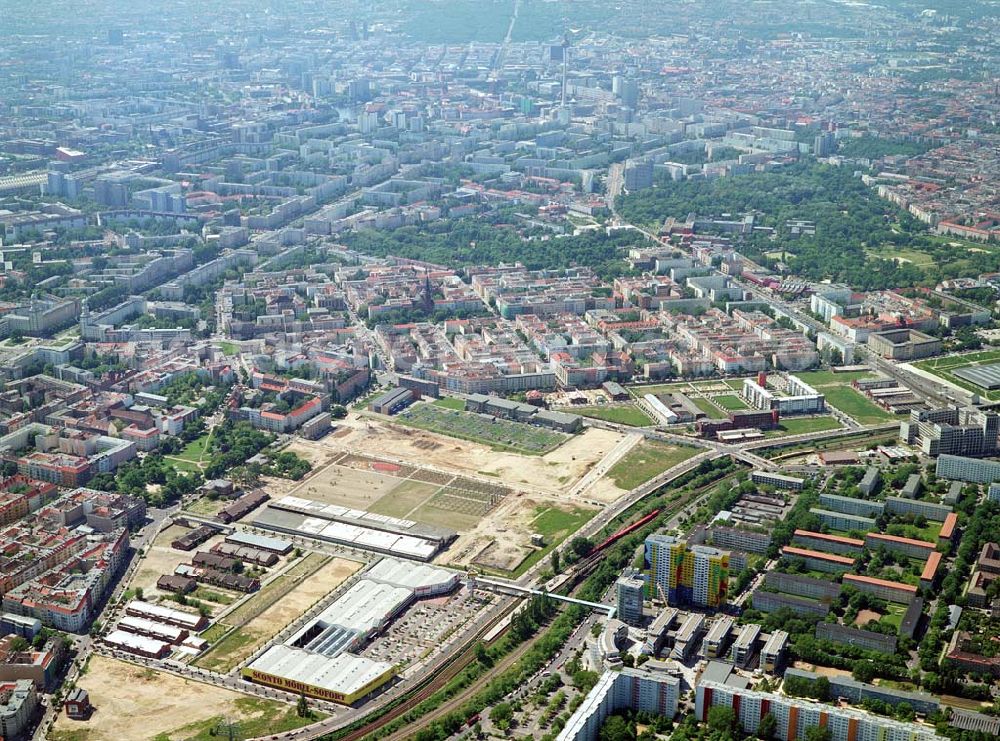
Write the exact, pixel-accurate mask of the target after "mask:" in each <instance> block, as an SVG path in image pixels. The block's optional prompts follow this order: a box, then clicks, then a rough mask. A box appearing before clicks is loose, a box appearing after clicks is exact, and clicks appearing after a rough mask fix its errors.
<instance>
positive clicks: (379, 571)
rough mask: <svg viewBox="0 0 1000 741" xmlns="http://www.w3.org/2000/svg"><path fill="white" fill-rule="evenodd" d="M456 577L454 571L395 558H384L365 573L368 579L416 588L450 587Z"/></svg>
mask: <svg viewBox="0 0 1000 741" xmlns="http://www.w3.org/2000/svg"><path fill="white" fill-rule="evenodd" d="M456 577H457V575H456V574H455V572H454V571H448V570H446V569H440V568H437V567H436V566H429V565H428V564H418V563H412V562H410V561H398V560H396V559H395V558H383V559H382V560H381V561H379V562H378V563H376V564H375V565H374V566H372V567H371V568H370V569H368V571H367V572H366V573H365V578H366V579H370V580H372V581H377V582H382V583H383V584H393V585H395V586H399V587H406V588H408V589H415V590H427V589H429V588H433V587H441V588H442V589H444V588H449V587H450V586H451V585H452V584H453V583H454V581H455V579H456Z"/></svg>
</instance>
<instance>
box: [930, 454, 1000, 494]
mask: <svg viewBox="0 0 1000 741" xmlns="http://www.w3.org/2000/svg"><path fill="white" fill-rule="evenodd" d="M934 472H935V474H936V475H937V477H938V478H942V479H955V480H958V481H971V482H973V483H976V484H990V485H991V488H992V485H993V484H994V482H1000V463H997V462H996V461H981V460H977V459H975V458H967V457H964V456H959V455H942V456H940V457H939V458H938V460H937V466H936V467H935V471H934Z"/></svg>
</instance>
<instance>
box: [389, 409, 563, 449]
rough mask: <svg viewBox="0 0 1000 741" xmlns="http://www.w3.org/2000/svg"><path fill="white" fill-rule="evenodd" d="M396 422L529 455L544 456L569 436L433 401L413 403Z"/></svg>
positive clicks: (400, 414) (401, 413)
mask: <svg viewBox="0 0 1000 741" xmlns="http://www.w3.org/2000/svg"><path fill="white" fill-rule="evenodd" d="M393 421H395V422H399V423H400V424H404V425H409V426H411V427H418V428H420V429H422V430H427V431H429V432H437V433H439V434H441V435H450V436H451V437H457V438H459V439H460V440H471V441H472V442H477V443H483V444H484V445H489V446H490V447H491V448H494V449H495V450H511V451H514V452H515V453H523V454H527V455H543V454H544V453H548V452H549V451H550V450H554V449H555V448H557V447H559V446H560V445H562V444H563V443H564V442H566V441H567V440H568V439H569V435H566V434H564V433H562V432H555V431H553V430H546V429H542V428H540V427H535V426H534V425H529V424H524V423H523V422H512V421H510V420H506V419H494V418H492V417H488V416H485V415H482V414H472V413H471V412H460V411H458V410H456V409H446V408H444V407H440V406H436V405H434V404H417V405H414V406H412V407H410V408H409V409H406V410H404V411H402V412H400V413H399V414H397V415H396V416H395V417H393Z"/></svg>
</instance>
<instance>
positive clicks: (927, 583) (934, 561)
mask: <svg viewBox="0 0 1000 741" xmlns="http://www.w3.org/2000/svg"><path fill="white" fill-rule="evenodd" d="M941 559H942V554H941V553H940V551H932V552H931V555H930V556H928V558H927V563H926V564H925V565H924V571H923V573H922V574H921V575H920V588H921V589H930V588H931V587H933V586H934V580H935V579H937V573H938V569H939V568H941Z"/></svg>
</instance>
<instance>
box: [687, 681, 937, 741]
mask: <svg viewBox="0 0 1000 741" xmlns="http://www.w3.org/2000/svg"><path fill="white" fill-rule="evenodd" d="M717 706H723V707H731V708H733V710H734V711H735V712H736V717H737V720H738V722H739V724H740V726H741V727H742V728H743V730H744V731H745V732H746V733H755V732H756V731H757V728H758V727H759V725H760V721H761V719H762V718H763V717H764V716H765V715H767V714H768V713H770V714H771V715H772V716H774V719H775V721H777V723H776V726H777V727H776V732H775V736H776V738H778V739H781V741H796V739H801V738H804V737H805V732H806V729H808V728H812V727H816V726H825V727H826V728H827V730H828V731H829V733H830V738H831V739H832V741H935V739H936V738H937V734H936V732H935V731H934V729H933V728H930V727H924V726H921V725H918V724H916V723H903V722H900V721H897V720H892V719H891V718H886V717H884V716H880V715H873V714H870V713H865V712H862V711H860V710H855V709H853V708H846V707H837V706H834V705H824V704H822V703H818V702H812V701H809V700H803V699H800V698H795V697H788V696H786V695H779V694H776V693H773V692H758V691H756V690H749V689H743V688H740V687H737V686H732V685H729V684H723V683H721V682H712V681H702V682H699V683H698V685H697V686H696V687H695V717H696V718H697V719H698V720H699V721H701V722H703V723H704V722H707V721H708V711H709V710H710V709H711V708H713V707H717Z"/></svg>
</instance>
